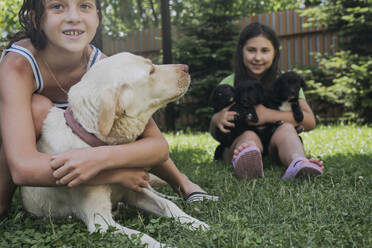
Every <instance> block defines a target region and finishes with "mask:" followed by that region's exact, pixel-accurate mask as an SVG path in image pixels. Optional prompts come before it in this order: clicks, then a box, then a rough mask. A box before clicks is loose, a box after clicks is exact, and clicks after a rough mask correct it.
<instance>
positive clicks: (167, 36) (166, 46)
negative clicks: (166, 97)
mask: <svg viewBox="0 0 372 248" xmlns="http://www.w3.org/2000/svg"><path fill="white" fill-rule="evenodd" d="M161 26H162V45H163V64H172V39H171V25H170V15H169V0H161ZM175 115H176V113H175V109H174V103H170V104H168V105H167V107H166V108H165V125H166V128H167V130H168V131H175V130H176V123H175V118H176V116H175Z"/></svg>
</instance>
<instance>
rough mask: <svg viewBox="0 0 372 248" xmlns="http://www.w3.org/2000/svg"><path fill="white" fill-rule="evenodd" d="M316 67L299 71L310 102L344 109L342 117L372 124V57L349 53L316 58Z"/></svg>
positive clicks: (343, 52)
mask: <svg viewBox="0 0 372 248" xmlns="http://www.w3.org/2000/svg"><path fill="white" fill-rule="evenodd" d="M316 60H317V66H313V67H311V68H307V69H303V70H299V71H298V72H299V73H300V74H302V75H303V76H304V78H305V80H306V82H307V84H308V89H307V91H306V93H307V95H308V96H309V98H310V101H313V102H321V103H323V104H325V105H328V106H331V105H334V106H341V107H343V108H344V115H343V117H351V118H359V119H362V120H363V121H364V122H371V121H372V117H371V114H372V84H371V78H372V57H371V56H358V55H357V54H352V53H351V52H350V51H340V52H336V54H335V55H333V56H327V55H321V54H318V55H317V56H316Z"/></svg>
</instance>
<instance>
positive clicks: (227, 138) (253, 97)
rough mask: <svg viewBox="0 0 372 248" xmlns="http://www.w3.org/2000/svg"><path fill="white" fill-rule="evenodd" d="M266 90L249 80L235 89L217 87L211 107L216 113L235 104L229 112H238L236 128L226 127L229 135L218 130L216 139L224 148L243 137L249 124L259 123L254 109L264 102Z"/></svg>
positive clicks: (235, 121) (213, 93)
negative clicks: (240, 136)
mask: <svg viewBox="0 0 372 248" xmlns="http://www.w3.org/2000/svg"><path fill="white" fill-rule="evenodd" d="M263 96H264V89H263V87H262V85H261V83H260V82H258V81H256V80H248V81H243V82H241V84H240V86H238V87H236V88H233V87H231V86H229V85H219V86H217V87H216V88H215V89H214V90H213V92H212V94H211V97H210V101H209V105H210V106H211V107H213V108H214V113H216V112H219V111H220V110H221V109H223V108H225V107H227V106H229V105H230V104H231V103H233V102H235V104H234V105H233V106H231V108H230V109H229V111H235V112H237V115H235V119H234V121H233V122H234V124H235V127H234V128H230V127H226V129H229V130H230V132H229V133H223V132H221V130H220V129H219V128H217V129H216V133H215V136H216V139H217V140H218V141H219V142H220V143H221V144H222V146H223V147H227V146H230V145H231V143H232V142H233V141H234V140H235V139H236V138H237V137H238V136H239V135H241V134H242V133H243V132H244V131H245V130H249V129H250V128H252V126H248V122H258V116H257V113H256V110H255V108H254V106H255V105H257V104H260V103H262V102H263Z"/></svg>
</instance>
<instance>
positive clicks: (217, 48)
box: [173, 0, 238, 130]
mask: <svg viewBox="0 0 372 248" xmlns="http://www.w3.org/2000/svg"><path fill="white" fill-rule="evenodd" d="M233 2H234V1H230V0H229V1H222V0H214V1H210V2H200V10H201V13H200V15H199V16H197V17H194V18H190V19H189V20H187V21H186V23H185V24H184V25H183V26H182V28H181V32H180V35H181V37H180V38H179V39H178V40H176V41H175V49H174V51H173V54H174V55H175V60H176V62H180V63H185V64H188V65H189V67H190V73H191V77H192V84H191V87H190V90H189V91H188V93H187V94H188V95H189V96H191V97H192V98H193V99H194V101H193V102H192V103H188V104H183V105H182V107H181V106H180V105H179V108H178V109H179V111H180V114H193V115H194V116H196V118H197V121H196V123H195V128H197V129H199V130H206V129H207V127H208V125H209V120H210V117H211V114H212V109H211V108H209V107H208V99H209V95H210V93H211V91H212V90H213V88H214V87H215V86H216V85H217V84H218V83H219V82H220V81H221V80H222V79H223V78H224V77H226V76H227V75H229V74H230V73H231V72H232V68H231V61H232V56H233V52H234V50H235V46H236V44H235V43H236V36H237V34H238V30H237V27H235V26H234V24H233V20H234V16H233V15H232V14H231V9H232V5H233Z"/></svg>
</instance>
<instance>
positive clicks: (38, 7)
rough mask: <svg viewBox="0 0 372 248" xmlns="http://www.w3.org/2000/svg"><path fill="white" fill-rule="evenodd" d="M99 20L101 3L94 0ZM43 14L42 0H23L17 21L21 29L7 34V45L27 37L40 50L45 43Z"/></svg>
mask: <svg viewBox="0 0 372 248" xmlns="http://www.w3.org/2000/svg"><path fill="white" fill-rule="evenodd" d="M96 7H97V14H98V18H99V22H100V23H101V20H102V11H101V4H100V1H99V0H96ZM43 15H44V0H24V1H23V4H22V7H21V9H20V10H19V13H18V19H19V23H20V24H21V27H22V30H21V31H19V32H17V33H16V34H14V35H9V36H8V39H9V41H10V42H9V44H8V47H9V46H10V45H11V44H12V43H14V42H16V41H19V40H21V39H25V38H29V39H30V40H31V43H32V45H33V46H34V47H35V48H36V49H38V50H40V49H43V48H44V47H45V46H46V44H47V38H46V36H45V34H44V32H43V30H41V19H42V17H43Z"/></svg>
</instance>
